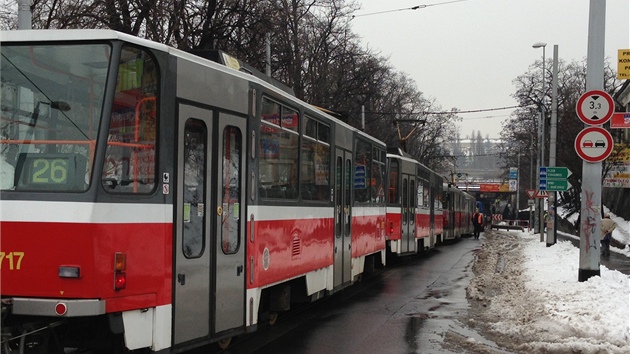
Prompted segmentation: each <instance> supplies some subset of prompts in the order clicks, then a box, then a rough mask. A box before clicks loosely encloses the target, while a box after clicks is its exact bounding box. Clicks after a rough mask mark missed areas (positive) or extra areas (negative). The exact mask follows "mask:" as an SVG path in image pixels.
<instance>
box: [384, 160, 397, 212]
mask: <svg viewBox="0 0 630 354" xmlns="http://www.w3.org/2000/svg"><path fill="white" fill-rule="evenodd" d="M387 190H388V191H387V202H388V203H390V204H396V203H398V160H391V163H390V165H389V186H388V188H387Z"/></svg>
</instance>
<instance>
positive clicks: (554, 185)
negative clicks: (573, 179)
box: [539, 179, 570, 192]
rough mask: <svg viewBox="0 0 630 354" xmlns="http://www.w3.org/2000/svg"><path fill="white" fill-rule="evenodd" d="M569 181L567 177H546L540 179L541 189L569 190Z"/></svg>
mask: <svg viewBox="0 0 630 354" xmlns="http://www.w3.org/2000/svg"><path fill="white" fill-rule="evenodd" d="M569 186H570V185H569V181H567V180H566V179H546V180H543V179H541V180H540V186H539V187H540V190H546V191H548V192H564V191H567V190H569Z"/></svg>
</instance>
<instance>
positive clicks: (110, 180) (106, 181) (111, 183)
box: [101, 178, 118, 189]
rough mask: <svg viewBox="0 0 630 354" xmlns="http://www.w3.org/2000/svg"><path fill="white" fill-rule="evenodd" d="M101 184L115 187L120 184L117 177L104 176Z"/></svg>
mask: <svg viewBox="0 0 630 354" xmlns="http://www.w3.org/2000/svg"><path fill="white" fill-rule="evenodd" d="M101 184H102V185H103V187H107V188H109V189H115V188H116V186H118V181H117V180H116V179H115V178H102V179H101Z"/></svg>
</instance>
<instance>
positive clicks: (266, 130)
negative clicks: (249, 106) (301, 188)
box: [258, 97, 299, 200]
mask: <svg viewBox="0 0 630 354" xmlns="http://www.w3.org/2000/svg"><path fill="white" fill-rule="evenodd" d="M261 111H262V112H261V114H262V117H261V125H260V142H259V144H260V146H259V149H258V157H259V159H258V160H259V174H260V177H259V179H258V192H259V193H260V196H261V197H263V198H271V199H291V200H296V199H297V197H298V173H297V169H298V149H299V144H298V140H299V139H298V127H299V114H298V112H297V111H296V110H294V109H291V108H289V107H286V106H284V105H281V104H279V103H277V102H274V101H272V100H270V99H268V98H266V97H263V100H262V110H261Z"/></svg>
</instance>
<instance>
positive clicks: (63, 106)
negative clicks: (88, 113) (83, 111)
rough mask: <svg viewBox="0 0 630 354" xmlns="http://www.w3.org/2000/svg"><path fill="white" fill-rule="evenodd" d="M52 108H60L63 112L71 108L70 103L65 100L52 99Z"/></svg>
mask: <svg viewBox="0 0 630 354" xmlns="http://www.w3.org/2000/svg"><path fill="white" fill-rule="evenodd" d="M50 108H53V109H58V110H60V111H62V112H68V111H69V110H70V109H71V107H70V104H69V103H68V102H65V101H52V102H50Z"/></svg>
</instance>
